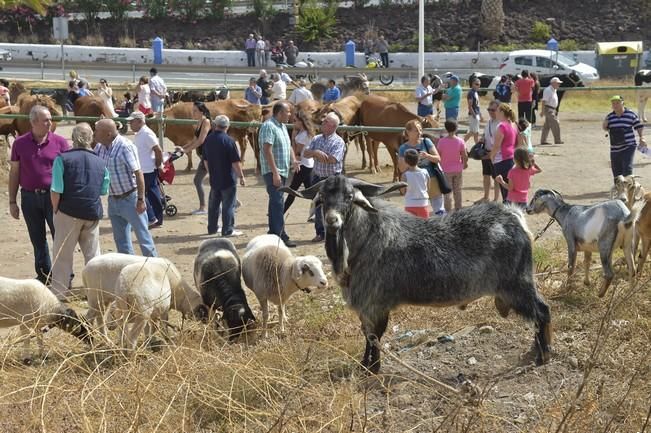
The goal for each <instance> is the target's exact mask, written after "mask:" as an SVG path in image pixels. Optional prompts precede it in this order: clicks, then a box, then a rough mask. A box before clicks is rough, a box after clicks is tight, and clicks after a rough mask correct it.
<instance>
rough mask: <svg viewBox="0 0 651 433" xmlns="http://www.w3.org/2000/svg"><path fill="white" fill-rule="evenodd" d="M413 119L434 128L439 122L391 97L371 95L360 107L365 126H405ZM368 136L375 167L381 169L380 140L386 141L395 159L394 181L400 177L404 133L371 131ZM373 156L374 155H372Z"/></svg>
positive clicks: (361, 121) (385, 143)
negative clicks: (400, 150) (421, 114)
mask: <svg viewBox="0 0 651 433" xmlns="http://www.w3.org/2000/svg"><path fill="white" fill-rule="evenodd" d="M412 119H418V120H420V122H421V124H422V125H423V127H424V128H434V127H437V126H438V122H436V120H435V119H434V117H433V116H431V115H430V116H426V117H419V116H417V115H416V114H414V113H412V112H411V111H409V110H408V109H407V108H406V107H405V106H404V105H402V104H400V103H399V102H392V101H391V100H390V99H388V98H385V97H382V96H375V95H369V96H367V97H366V98H365V99H364V101H363V102H362V105H361V106H360V108H359V121H360V123H361V124H362V125H364V126H385V127H401V128H402V127H404V126H405V123H407V122H408V121H410V120H412ZM368 137H369V138H371V139H372V142H371V143H372V145H371V150H370V152H372V153H373V155H374V159H375V161H372V162H374V163H375V164H376V166H375V169H376V170H378V171H379V169H380V167H379V164H378V156H377V151H378V144H379V143H378V142H380V141H381V142H382V143H384V145H385V146H386V148H387V150H388V151H389V155H390V156H391V161H393V181H394V182H395V181H397V180H398V178H399V177H400V173H399V171H398V148H399V147H400V145H401V144H402V142H403V135H402V133H400V132H369V133H368ZM372 158H373V157H372Z"/></svg>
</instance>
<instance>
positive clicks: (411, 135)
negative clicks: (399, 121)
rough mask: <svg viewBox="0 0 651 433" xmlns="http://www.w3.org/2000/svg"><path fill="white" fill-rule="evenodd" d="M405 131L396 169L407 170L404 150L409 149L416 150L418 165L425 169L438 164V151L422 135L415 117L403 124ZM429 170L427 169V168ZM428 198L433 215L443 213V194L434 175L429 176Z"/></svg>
mask: <svg viewBox="0 0 651 433" xmlns="http://www.w3.org/2000/svg"><path fill="white" fill-rule="evenodd" d="M405 132H406V133H407V141H406V142H405V143H403V144H402V145H401V146H400V148H399V149H398V169H399V170H400V173H403V172H404V171H405V170H407V168H409V167H408V165H407V163H406V162H405V152H406V151H407V150H409V149H414V150H416V151H417V152H418V156H419V161H418V167H420V168H425V169H427V168H428V166H429V165H430V164H438V163H439V161H441V157H440V156H439V153H438V152H437V151H436V147H435V146H434V143H432V140H430V139H429V138H427V137H423V127H422V126H421V124H420V122H419V121H418V120H417V119H413V120H410V121H409V122H407V124H406V125H405ZM428 171H429V170H428ZM428 192H429V198H430V201H431V202H432V211H433V213H434V214H435V215H443V214H445V208H444V207H443V194H441V188H440V186H439V183H438V181H437V180H436V178H435V177H433V176H432V177H430V182H429V185H428Z"/></svg>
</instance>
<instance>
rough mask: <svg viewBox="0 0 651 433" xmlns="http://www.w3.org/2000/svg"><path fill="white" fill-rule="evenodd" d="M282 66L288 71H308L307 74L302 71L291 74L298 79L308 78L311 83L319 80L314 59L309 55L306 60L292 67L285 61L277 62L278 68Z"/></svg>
mask: <svg viewBox="0 0 651 433" xmlns="http://www.w3.org/2000/svg"><path fill="white" fill-rule="evenodd" d="M281 66H282V67H283V68H284V69H287V70H293V69H307V70H308V71H307V73H302V71H301V72H298V71H297V72H294V73H290V75H294V76H295V77H296V78H307V79H308V80H309V81H310V83H316V82H317V81H318V80H319V75H318V73H317V72H316V67H315V62H314V59H313V58H312V57H310V56H309V54H308V56H307V58H306V59H304V60H300V61H298V62H296V63H295V64H294V65H290V64H288V63H285V62H284V61H283V62H278V61H276V67H281ZM292 72H293V71H292ZM288 73H289V71H288Z"/></svg>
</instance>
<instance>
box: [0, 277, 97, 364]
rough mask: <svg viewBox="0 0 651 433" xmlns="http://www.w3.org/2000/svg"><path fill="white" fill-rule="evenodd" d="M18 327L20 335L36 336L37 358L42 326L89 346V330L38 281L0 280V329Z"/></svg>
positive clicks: (40, 352)
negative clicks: (32, 334)
mask: <svg viewBox="0 0 651 433" xmlns="http://www.w3.org/2000/svg"><path fill="white" fill-rule="evenodd" d="M16 325H19V326H20V335H25V334H29V333H30V332H34V333H36V337H37V340H38V347H39V356H43V334H42V332H40V329H41V328H42V327H44V326H57V327H59V328H61V329H63V330H64V331H66V332H69V333H71V334H72V335H74V336H75V337H77V338H79V339H81V340H83V341H85V342H87V343H90V335H89V334H88V329H87V328H86V327H85V326H84V324H83V323H82V322H81V321H80V320H79V318H78V317H77V314H76V313H75V311H74V310H73V309H72V308H69V307H67V306H66V305H65V304H63V303H62V302H61V301H59V300H58V299H57V297H56V296H55V295H54V293H52V291H50V289H48V288H47V287H46V286H45V285H43V284H42V283H41V282H40V281H38V280H15V279H12V278H4V277H0V328H8V327H11V326H16ZM29 341H30V340H29V339H28V338H26V339H25V342H24V354H23V359H24V360H26V361H27V360H28V359H29V358H28V357H27V350H28V349H29Z"/></svg>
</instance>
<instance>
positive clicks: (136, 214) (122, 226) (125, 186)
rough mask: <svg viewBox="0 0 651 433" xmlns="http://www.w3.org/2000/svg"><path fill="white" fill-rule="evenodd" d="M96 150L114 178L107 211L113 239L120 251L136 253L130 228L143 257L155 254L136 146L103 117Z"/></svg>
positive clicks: (97, 130)
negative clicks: (148, 225) (148, 224)
mask: <svg viewBox="0 0 651 433" xmlns="http://www.w3.org/2000/svg"><path fill="white" fill-rule="evenodd" d="M95 141H96V142H97V143H98V144H97V146H96V147H95V153H96V154H97V155H98V156H99V157H100V158H102V159H103V160H104V162H105V163H106V166H107V168H108V171H109V175H110V177H111V185H110V190H109V198H108V213H109V218H110V219H111V226H112V227H113V240H114V241H115V245H116V247H117V250H118V252H119V253H124V254H134V251H133V244H132V243H131V228H133V231H134V232H135V233H136V237H137V238H138V243H139V244H140V251H141V252H142V255H143V256H147V257H156V256H157V255H158V254H157V253H156V247H155V246H154V240H153V239H152V237H151V233H149V230H148V229H147V205H146V204H145V179H144V177H143V175H142V170H141V169H140V162H139V161H138V151H137V149H136V146H135V145H134V144H133V143H132V142H130V141H129V140H127V139H126V138H124V137H122V136H121V135H119V134H118V130H117V127H116V126H115V123H114V122H113V121H112V120H110V119H102V120H100V121H99V122H97V124H96V125H95Z"/></svg>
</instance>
